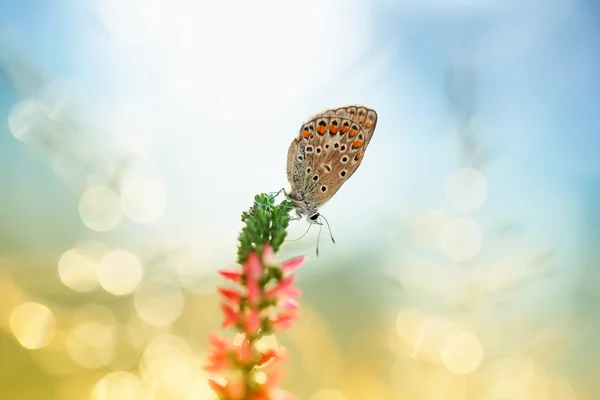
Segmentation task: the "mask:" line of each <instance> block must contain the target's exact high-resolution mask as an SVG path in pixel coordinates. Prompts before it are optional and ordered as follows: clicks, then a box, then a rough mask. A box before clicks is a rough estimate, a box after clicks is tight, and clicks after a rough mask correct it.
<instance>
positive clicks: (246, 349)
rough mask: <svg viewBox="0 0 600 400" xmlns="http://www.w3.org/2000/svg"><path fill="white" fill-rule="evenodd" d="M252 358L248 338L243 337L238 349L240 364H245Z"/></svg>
mask: <svg viewBox="0 0 600 400" xmlns="http://www.w3.org/2000/svg"><path fill="white" fill-rule="evenodd" d="M251 359H252V346H251V345H250V342H249V341H248V339H244V340H243V341H242V344H241V346H240V348H239V350H238V360H239V362H240V363H241V364H247V363H248V362H249V361H250V360H251Z"/></svg>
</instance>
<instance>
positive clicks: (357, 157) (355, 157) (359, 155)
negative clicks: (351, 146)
mask: <svg viewBox="0 0 600 400" xmlns="http://www.w3.org/2000/svg"><path fill="white" fill-rule="evenodd" d="M361 156H362V154H360V150H359V151H358V153H356V155H355V156H354V159H355V160H356V161H358V160H360V157H361Z"/></svg>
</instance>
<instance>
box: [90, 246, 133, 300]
mask: <svg viewBox="0 0 600 400" xmlns="http://www.w3.org/2000/svg"><path fill="white" fill-rule="evenodd" d="M142 274H143V268H142V264H141V263H140V261H139V260H138V258H137V257H136V256H134V255H133V254H131V253H130V252H128V251H126V250H114V251H111V252H110V253H108V254H106V255H105V256H104V257H102V259H101V260H100V263H99V264H98V281H99V282H100V285H101V286H102V287H103V288H104V289H105V290H106V291H107V292H110V293H112V294H114V295H117V296H122V295H126V294H129V293H131V292H133V291H134V290H135V289H136V288H137V287H138V285H139V283H140V281H141V280H142Z"/></svg>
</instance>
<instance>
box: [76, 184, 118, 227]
mask: <svg viewBox="0 0 600 400" xmlns="http://www.w3.org/2000/svg"><path fill="white" fill-rule="evenodd" d="M79 217H80V218H81V222H83V224H84V225H85V226H87V227H88V228H89V229H91V230H93V231H97V232H105V231H110V230H111V229H114V228H115V227H116V226H117V225H119V223H120V222H121V220H122V219H123V210H122V209H121V203H120V199H119V195H118V194H117V193H116V192H115V191H114V190H112V189H110V188H108V187H106V186H95V187H93V188H91V189H88V190H87V191H86V192H85V193H83V195H81V198H80V199H79Z"/></svg>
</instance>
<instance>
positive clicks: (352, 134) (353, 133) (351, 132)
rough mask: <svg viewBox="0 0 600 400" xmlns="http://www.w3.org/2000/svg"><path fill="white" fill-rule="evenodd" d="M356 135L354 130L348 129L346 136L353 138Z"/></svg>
mask: <svg viewBox="0 0 600 400" xmlns="http://www.w3.org/2000/svg"><path fill="white" fill-rule="evenodd" d="M356 133H357V132H356V131H355V130H354V129H350V133H349V134H348V136H350V137H354V136H356Z"/></svg>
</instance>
